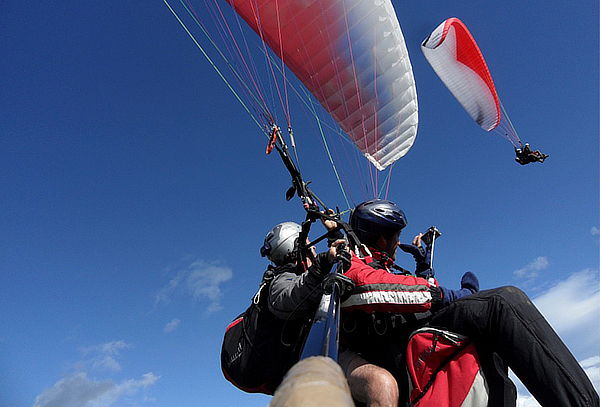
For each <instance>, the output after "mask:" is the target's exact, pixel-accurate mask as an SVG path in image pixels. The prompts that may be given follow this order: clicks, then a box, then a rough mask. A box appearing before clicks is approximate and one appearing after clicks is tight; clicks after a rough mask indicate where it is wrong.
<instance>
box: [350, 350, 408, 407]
mask: <svg viewBox="0 0 600 407" xmlns="http://www.w3.org/2000/svg"><path fill="white" fill-rule="evenodd" d="M340 365H341V366H342V369H343V370H344V372H345V373H346V377H347V378H348V384H349V386H350V391H351V392H352V397H354V399H355V400H357V401H359V402H362V403H365V404H366V405H367V406H369V407H396V406H397V405H398V398H399V390H398V383H397V382H396V379H395V378H394V376H393V375H392V374H391V373H390V372H388V371H387V370H386V369H384V368H382V367H379V366H377V365H373V364H371V363H369V362H367V361H366V360H365V359H363V358H361V357H360V356H358V355H356V354H354V353H352V352H342V353H341V354H340Z"/></svg>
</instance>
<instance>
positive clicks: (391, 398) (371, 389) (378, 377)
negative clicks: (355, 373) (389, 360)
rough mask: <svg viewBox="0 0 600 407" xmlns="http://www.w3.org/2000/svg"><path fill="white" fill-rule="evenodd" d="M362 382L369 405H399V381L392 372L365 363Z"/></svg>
mask: <svg viewBox="0 0 600 407" xmlns="http://www.w3.org/2000/svg"><path fill="white" fill-rule="evenodd" d="M363 367H364V369H363V370H362V372H361V373H362V374H361V379H360V380H361V382H362V385H363V390H364V396H365V399H364V401H365V402H366V403H367V405H368V406H382V407H383V406H397V405H398V383H397V382H396V379H395V378H394V376H392V374H391V373H390V372H388V371H387V370H385V369H383V368H380V367H378V366H375V365H364V366H363Z"/></svg>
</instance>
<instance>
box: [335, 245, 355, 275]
mask: <svg viewBox="0 0 600 407" xmlns="http://www.w3.org/2000/svg"><path fill="white" fill-rule="evenodd" d="M335 261H336V262H338V263H340V266H341V270H340V272H342V273H345V272H346V271H348V270H349V269H350V266H351V265H352V254H350V252H347V251H345V250H340V249H338V252H337V256H335Z"/></svg>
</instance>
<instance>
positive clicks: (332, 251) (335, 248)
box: [327, 239, 350, 263]
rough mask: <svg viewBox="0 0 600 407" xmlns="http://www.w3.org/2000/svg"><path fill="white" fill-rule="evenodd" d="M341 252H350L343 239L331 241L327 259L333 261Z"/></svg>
mask: <svg viewBox="0 0 600 407" xmlns="http://www.w3.org/2000/svg"><path fill="white" fill-rule="evenodd" d="M343 253H348V254H350V249H348V247H347V246H346V241H345V240H344V239H338V240H336V241H334V242H333V243H331V246H330V247H329V250H328V251H327V259H328V260H329V261H330V262H332V263H333V262H334V261H335V260H336V259H337V257H338V256H340V255H342V254H343Z"/></svg>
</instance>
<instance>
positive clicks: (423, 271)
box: [398, 233, 435, 279]
mask: <svg viewBox="0 0 600 407" xmlns="http://www.w3.org/2000/svg"><path fill="white" fill-rule="evenodd" d="M422 236H423V234H422V233H419V234H418V235H416V236H415V237H414V239H413V241H412V244H406V243H400V244H399V245H398V246H399V247H400V249H401V250H402V251H403V252H406V253H409V254H410V255H412V256H413V258H414V259H415V263H416V268H415V274H416V275H417V277H423V278H426V279H428V278H430V277H434V275H435V271H434V270H433V267H431V250H429V248H427V249H424V248H423V246H422V245H421V237H422Z"/></svg>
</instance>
